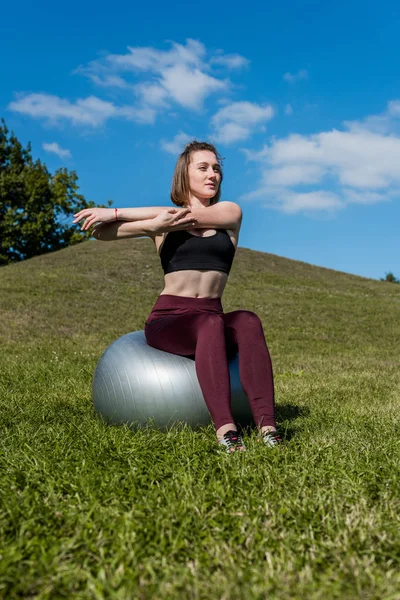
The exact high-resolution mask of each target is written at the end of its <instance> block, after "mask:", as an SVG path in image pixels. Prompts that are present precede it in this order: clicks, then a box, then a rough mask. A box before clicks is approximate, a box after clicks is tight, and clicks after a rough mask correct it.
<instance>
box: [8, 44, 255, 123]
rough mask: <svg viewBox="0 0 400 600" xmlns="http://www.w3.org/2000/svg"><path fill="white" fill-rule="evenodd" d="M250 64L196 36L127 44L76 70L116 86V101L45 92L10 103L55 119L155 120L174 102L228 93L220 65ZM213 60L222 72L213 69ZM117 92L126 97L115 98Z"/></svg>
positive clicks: (193, 105) (195, 102)
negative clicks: (164, 43) (158, 44)
mask: <svg viewBox="0 0 400 600" xmlns="http://www.w3.org/2000/svg"><path fill="white" fill-rule="evenodd" d="M248 64H249V61H248V60H247V59H246V58H245V57H243V56H240V55H239V54H226V55H224V53H223V52H222V51H221V50H218V51H216V52H214V53H208V52H207V49H206V47H205V46H204V44H202V43H201V42H199V41H198V40H193V39H187V40H186V42H185V44H178V43H176V42H170V47H169V48H168V49H167V50H159V49H157V48H152V47H146V46H137V47H131V46H129V47H128V48H127V52H125V53H124V54H107V55H105V56H103V57H102V58H99V59H97V60H93V61H91V62H89V63H88V64H87V65H81V66H80V67H78V68H77V69H76V70H75V71H74V73H75V74H80V75H85V76H86V77H88V78H89V79H90V81H91V82H92V83H94V84H95V85H96V86H98V87H100V88H102V90H108V89H110V90H112V93H113V100H112V101H110V100H106V99H102V98H99V97H97V96H94V95H91V96H89V97H87V98H79V99H78V100H75V101H73V100H70V99H67V98H60V97H58V96H55V95H52V94H47V93H32V94H17V97H16V100H14V101H12V102H11V103H10V104H9V106H8V108H9V109H10V110H13V111H16V112H20V113H23V114H26V115H29V116H31V117H32V118H37V119H43V120H45V121H46V122H47V123H49V124H53V125H54V124H57V123H58V122H60V121H62V120H63V121H69V122H70V123H73V124H74V125H81V126H82V125H86V126H90V127H99V126H101V125H103V124H104V123H105V122H106V121H107V120H108V119H110V118H121V119H127V120H132V121H136V122H138V123H154V121H155V119H156V117H157V114H158V113H160V112H161V111H166V110H168V111H169V114H170V115H171V114H172V113H171V111H173V110H175V109H176V106H179V107H183V108H185V109H187V110H191V111H199V110H201V109H202V107H203V104H204V102H205V100H206V99H207V98H208V97H209V96H210V95H211V94H217V95H218V94H224V98H226V94H227V93H228V94H229V93H230V92H231V89H232V84H231V82H230V80H229V78H227V77H225V78H224V77H222V76H221V69H225V70H226V69H228V70H233V69H238V68H241V67H244V66H247V65H248ZM214 66H216V67H217V70H218V72H219V73H218V74H215V73H213V67H214ZM119 94H123V97H124V102H123V103H120V102H118V100H116V98H119ZM127 94H128V95H129V96H128V100H127V99H126V98H127Z"/></svg>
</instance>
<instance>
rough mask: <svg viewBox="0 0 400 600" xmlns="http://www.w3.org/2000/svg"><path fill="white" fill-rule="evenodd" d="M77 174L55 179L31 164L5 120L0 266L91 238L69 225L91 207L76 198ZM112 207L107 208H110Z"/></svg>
mask: <svg viewBox="0 0 400 600" xmlns="http://www.w3.org/2000/svg"><path fill="white" fill-rule="evenodd" d="M77 181H78V177H77V175H76V173H75V171H70V172H69V171H68V170H67V169H65V168H61V169H58V170H57V171H56V172H55V173H54V175H52V174H51V173H49V171H48V170H47V167H46V166H45V165H44V164H43V163H41V162H40V160H36V161H34V160H33V159H32V156H31V146H30V143H29V144H28V145H27V147H26V148H23V147H22V145H21V144H20V142H19V141H18V139H17V138H16V137H15V135H14V133H11V134H10V135H9V131H8V129H7V127H6V124H5V121H4V119H2V120H1V125H0V265H6V264H8V263H10V262H14V261H20V260H24V259H26V258H31V257H32V256H37V255H38V254H44V253H45V252H52V251H54V250H59V249H61V248H65V247H66V246H69V245H71V244H76V243H78V242H82V241H84V240H85V239H88V238H90V237H91V234H90V233H89V232H87V231H85V232H83V231H80V229H79V227H77V226H76V225H73V224H72V223H71V221H69V222H68V219H69V218H70V217H71V215H73V214H74V213H76V212H78V211H79V210H81V209H83V208H89V207H91V206H94V203H93V202H87V201H86V200H85V198H84V197H83V196H82V195H81V194H79V193H78V189H79V187H78V185H77ZM109 204H110V202H109Z"/></svg>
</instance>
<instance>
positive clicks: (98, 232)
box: [92, 224, 107, 242]
mask: <svg viewBox="0 0 400 600" xmlns="http://www.w3.org/2000/svg"><path fill="white" fill-rule="evenodd" d="M92 236H93V237H94V238H95V239H96V240H100V241H101V242H105V241H107V237H106V235H105V231H104V227H102V226H101V224H99V225H96V226H95V227H94V229H93V231H92Z"/></svg>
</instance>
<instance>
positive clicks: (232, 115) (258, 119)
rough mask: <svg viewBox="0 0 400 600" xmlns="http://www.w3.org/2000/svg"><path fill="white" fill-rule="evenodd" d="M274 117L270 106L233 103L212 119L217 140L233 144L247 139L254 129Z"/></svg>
mask: <svg viewBox="0 0 400 600" xmlns="http://www.w3.org/2000/svg"><path fill="white" fill-rule="evenodd" d="M273 116H274V109H273V107H272V106H271V105H270V104H265V105H263V106H260V105H258V104H253V103H251V102H233V103H232V104H229V105H227V106H224V107H223V108H221V109H220V110H219V111H218V112H217V113H216V114H215V115H214V116H213V117H212V119H211V124H212V126H213V127H214V129H215V136H214V137H215V140H216V141H217V142H221V143H224V144H231V143H233V142H237V141H240V140H245V139H247V138H248V137H249V136H250V135H251V133H252V132H253V130H254V128H256V127H257V126H259V127H260V128H261V126H262V123H265V122H266V121H269V120H270V119H272V117H273Z"/></svg>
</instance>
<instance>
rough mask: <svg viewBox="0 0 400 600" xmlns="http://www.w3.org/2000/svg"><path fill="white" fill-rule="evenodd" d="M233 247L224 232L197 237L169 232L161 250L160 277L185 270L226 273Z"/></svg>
mask: <svg viewBox="0 0 400 600" xmlns="http://www.w3.org/2000/svg"><path fill="white" fill-rule="evenodd" d="M235 253H236V248H235V246H234V245H233V243H232V241H231V239H230V237H229V234H228V232H227V231H226V230H225V229H217V230H216V233H215V234H214V235H210V236H207V237H200V236H198V235H193V234H191V233H189V232H188V231H183V230H180V231H170V232H169V233H167V235H166V237H165V240H164V244H163V246H162V248H161V252H160V259H161V265H162V268H163V270H164V274H165V275H166V274H167V273H173V272H175V271H186V270H188V269H193V270H198V269H205V270H208V271H223V272H224V273H227V274H229V271H230V270H231V266H232V262H233V259H234V257H235Z"/></svg>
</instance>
